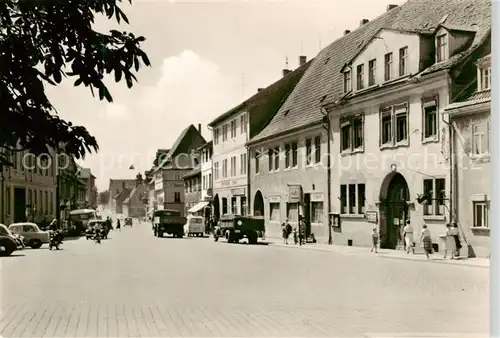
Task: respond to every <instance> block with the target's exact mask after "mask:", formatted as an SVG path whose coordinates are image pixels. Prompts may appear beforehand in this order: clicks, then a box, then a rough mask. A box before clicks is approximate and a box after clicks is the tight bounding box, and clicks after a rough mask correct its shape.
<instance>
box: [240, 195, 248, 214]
mask: <svg viewBox="0 0 500 338" xmlns="http://www.w3.org/2000/svg"><path fill="white" fill-rule="evenodd" d="M240 209H241V212H240V215H242V216H246V214H247V198H246V197H245V196H242V197H241V198H240Z"/></svg>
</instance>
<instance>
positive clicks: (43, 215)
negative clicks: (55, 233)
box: [0, 152, 57, 225]
mask: <svg viewBox="0 0 500 338" xmlns="http://www.w3.org/2000/svg"><path fill="white" fill-rule="evenodd" d="M38 159H39V160H38V161H37V158H35V157H34V156H32V155H31V156H30V155H28V152H15V153H12V155H11V157H10V162H11V163H12V164H13V166H9V167H7V166H4V167H3V170H2V173H1V176H2V177H0V181H2V182H0V183H2V184H1V186H3V189H0V201H1V204H2V208H1V209H0V222H1V223H3V224H5V225H9V224H12V223H16V222H24V221H34V222H42V221H43V220H45V219H47V220H49V219H52V218H53V217H55V215H56V184H57V180H56V170H55V166H52V165H50V163H49V162H48V161H49V160H48V159H47V158H44V157H40V158H38ZM37 162H38V164H37ZM2 190H3V191H2Z"/></svg>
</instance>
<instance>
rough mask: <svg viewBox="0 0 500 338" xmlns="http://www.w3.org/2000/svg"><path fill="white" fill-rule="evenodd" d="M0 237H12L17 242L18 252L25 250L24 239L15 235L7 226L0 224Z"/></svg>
mask: <svg viewBox="0 0 500 338" xmlns="http://www.w3.org/2000/svg"><path fill="white" fill-rule="evenodd" d="M0 236H5V237H10V238H12V239H13V240H14V242H16V247H17V250H21V249H24V237H23V236H21V235H18V234H13V233H12V232H11V231H10V230H9V228H7V226H6V225H5V224H1V223H0Z"/></svg>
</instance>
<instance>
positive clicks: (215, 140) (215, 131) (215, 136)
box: [214, 128, 220, 144]
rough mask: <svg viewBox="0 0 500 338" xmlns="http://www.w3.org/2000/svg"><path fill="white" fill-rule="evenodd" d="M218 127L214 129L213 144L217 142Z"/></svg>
mask: <svg viewBox="0 0 500 338" xmlns="http://www.w3.org/2000/svg"><path fill="white" fill-rule="evenodd" d="M219 136H220V129H219V128H215V129H214V144H219Z"/></svg>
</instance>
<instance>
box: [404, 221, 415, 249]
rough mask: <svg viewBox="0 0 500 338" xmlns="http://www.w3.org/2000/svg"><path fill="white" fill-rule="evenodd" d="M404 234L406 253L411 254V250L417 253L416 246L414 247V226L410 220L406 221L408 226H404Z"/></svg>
mask: <svg viewBox="0 0 500 338" xmlns="http://www.w3.org/2000/svg"><path fill="white" fill-rule="evenodd" d="M403 235H404V240H405V248H406V253H407V254H409V253H410V250H411V251H412V252H413V254H415V248H414V247H413V227H412V226H411V224H410V220H407V221H406V226H405V227H404V228H403Z"/></svg>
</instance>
